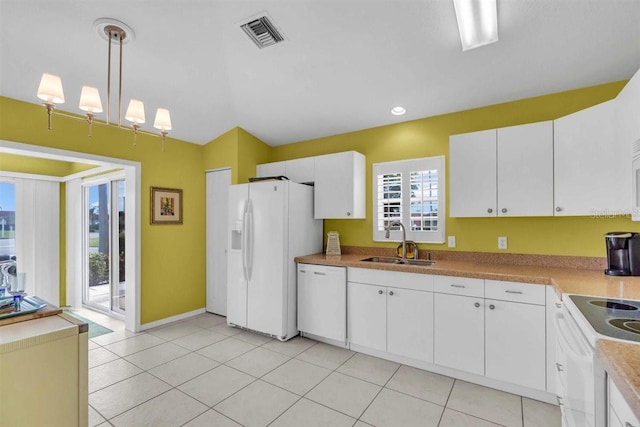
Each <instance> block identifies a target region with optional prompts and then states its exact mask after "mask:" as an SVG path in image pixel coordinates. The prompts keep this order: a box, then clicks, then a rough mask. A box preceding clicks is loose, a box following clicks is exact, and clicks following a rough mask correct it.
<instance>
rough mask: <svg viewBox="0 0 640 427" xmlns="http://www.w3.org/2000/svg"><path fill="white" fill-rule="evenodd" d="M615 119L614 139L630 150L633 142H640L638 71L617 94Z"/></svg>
mask: <svg viewBox="0 0 640 427" xmlns="http://www.w3.org/2000/svg"><path fill="white" fill-rule="evenodd" d="M616 117H617V120H618V125H617V126H618V133H617V135H616V137H617V138H618V139H620V144H621V147H623V146H626V147H629V149H630V147H632V144H633V143H634V142H635V141H638V140H640V119H638V118H639V117H640V71H638V72H636V74H635V75H634V76H633V77H632V78H631V80H629V82H628V83H627V84H626V85H625V87H624V88H622V90H621V91H620V93H619V94H618V97H617V98H616ZM639 145H640V144H639ZM634 154H638V153H634Z"/></svg>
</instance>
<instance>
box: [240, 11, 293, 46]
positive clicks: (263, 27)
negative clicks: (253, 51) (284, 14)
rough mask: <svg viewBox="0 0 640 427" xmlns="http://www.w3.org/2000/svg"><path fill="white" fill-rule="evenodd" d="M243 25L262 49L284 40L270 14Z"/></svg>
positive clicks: (245, 30)
mask: <svg viewBox="0 0 640 427" xmlns="http://www.w3.org/2000/svg"><path fill="white" fill-rule="evenodd" d="M241 27H242V29H243V30H244V32H245V33H247V35H248V36H249V38H250V39H251V40H253V42H254V43H255V44H256V46H258V48H260V49H262V48H265V47H268V46H272V45H274V44H277V43H280V42H283V41H284V37H283V36H282V34H281V33H280V31H278V29H277V28H276V26H275V25H273V22H271V20H270V19H269V17H268V16H261V17H260V18H256V19H253V20H251V21H249V22H247V23H246V24H243V25H241Z"/></svg>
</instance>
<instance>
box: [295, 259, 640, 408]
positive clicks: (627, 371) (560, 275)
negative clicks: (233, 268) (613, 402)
mask: <svg viewBox="0 0 640 427" xmlns="http://www.w3.org/2000/svg"><path fill="white" fill-rule="evenodd" d="M370 256H376V255H367V254H362V253H360V254H345V255H331V256H327V255H324V254H317V255H308V256H302V257H297V258H296V262H299V263H306V264H320V265H333V266H343V267H358V268H371V269H377V270H389V271H400V272H408V273H422V274H434V275H442V276H458V277H473V278H479V279H493V280H506V281H512V282H523V283H536V284H541V285H552V286H553V287H554V288H555V290H556V292H557V293H558V295H559V296H561V295H562V294H580V295H594V296H600V297H607V298H621V299H633V300H640V277H628V276H618V277H615V276H606V275H605V274H604V272H603V271H602V270H586V269H574V268H558V267H544V266H529V265H509V264H494V263H483V262H470V261H452V260H436V261H435V264H433V265H432V266H429V267H422V266H409V265H397V264H382V263H372V262H366V261H362V260H363V259H365V258H368V257H370ZM596 354H597V357H598V358H599V359H600V360H601V361H602V363H603V364H604V366H605V367H606V370H607V372H608V373H609V375H610V376H611V377H612V379H613V380H614V382H615V383H616V385H617V386H618V387H619V388H620V391H621V392H622V394H623V396H624V397H625V398H626V399H627V402H628V403H629V406H630V407H631V408H632V410H633V411H634V413H635V414H636V416H637V417H638V418H640V345H638V344H629V343H624V342H618V341H611V340H599V341H598V344H597V350H596Z"/></svg>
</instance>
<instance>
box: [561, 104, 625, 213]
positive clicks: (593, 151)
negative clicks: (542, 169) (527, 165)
mask: <svg viewBox="0 0 640 427" xmlns="http://www.w3.org/2000/svg"><path fill="white" fill-rule="evenodd" d="M615 102H616V100H612V101H607V102H604V103H602V104H598V105H595V106H593V107H591V108H587V109H586V110H581V111H578V112H577V113H574V114H571V115H568V116H565V117H562V118H560V119H558V120H555V121H554V125H553V128H554V175H555V188H554V192H555V215H567V216H569V215H594V214H598V213H600V214H606V213H609V214H611V213H616V212H629V211H630V207H631V206H630V205H631V164H630V161H629V158H630V155H631V152H630V150H631V146H630V145H629V144H631V142H630V141H626V142H622V141H620V140H619V138H617V137H616V128H615V126H616V125H615V124H616V116H615V112H616V106H615Z"/></svg>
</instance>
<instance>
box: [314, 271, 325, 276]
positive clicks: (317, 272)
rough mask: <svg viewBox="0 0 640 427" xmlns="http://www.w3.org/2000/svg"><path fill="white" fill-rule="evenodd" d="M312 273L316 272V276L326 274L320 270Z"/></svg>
mask: <svg viewBox="0 0 640 427" xmlns="http://www.w3.org/2000/svg"><path fill="white" fill-rule="evenodd" d="M313 274H317V275H318V276H326V275H327V273H323V272H321V271H314V272H313Z"/></svg>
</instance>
